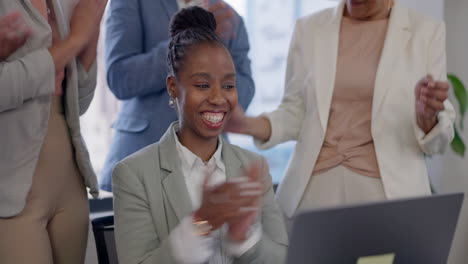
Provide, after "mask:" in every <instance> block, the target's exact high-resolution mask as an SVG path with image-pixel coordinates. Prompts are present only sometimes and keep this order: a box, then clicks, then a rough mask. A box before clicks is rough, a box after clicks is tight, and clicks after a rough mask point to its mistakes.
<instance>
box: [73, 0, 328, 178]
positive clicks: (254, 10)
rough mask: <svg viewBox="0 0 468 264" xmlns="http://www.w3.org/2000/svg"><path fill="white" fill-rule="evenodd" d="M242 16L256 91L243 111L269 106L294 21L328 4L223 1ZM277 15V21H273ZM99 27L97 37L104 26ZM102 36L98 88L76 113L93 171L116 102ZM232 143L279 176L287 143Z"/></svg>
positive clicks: (277, 93) (235, 138) (279, 83)
mask: <svg viewBox="0 0 468 264" xmlns="http://www.w3.org/2000/svg"><path fill="white" fill-rule="evenodd" d="M226 2H227V3H229V4H230V5H231V6H232V7H233V8H235V9H236V11H237V12H238V13H239V14H240V15H241V16H242V17H243V18H244V21H245V24H246V27H247V31H248V33H249V39H250V46H251V50H250V55H249V56H250V58H251V60H252V72H253V78H254V80H255V84H256V94H255V97H254V99H253V101H252V104H251V106H250V107H249V109H248V112H247V113H248V114H249V115H258V114H261V113H263V112H266V111H271V110H274V109H275V108H276V107H277V106H278V104H279V103H280V100H281V98H282V95H283V89H284V76H285V71H286V59H287V53H288V48H289V42H290V39H291V35H292V32H293V29H294V24H295V20H296V19H297V18H298V17H300V16H302V15H306V14H308V13H310V12H314V11H317V10H319V9H322V8H325V7H328V6H330V5H332V4H334V2H336V1H333V0H329V1H326V0H290V1H284V0H226ZM278 18H281V19H278ZM103 24H104V23H102V25H101V33H102V34H101V36H104V32H105V27H104V26H103ZM103 52H104V40H103V38H101V40H100V43H99V49H98V61H99V64H98V72H99V73H98V87H97V89H96V94H95V97H94V100H93V102H92V104H91V106H90V109H89V110H88V112H87V113H86V114H85V115H84V116H83V117H82V119H81V121H82V131H83V136H84V138H85V140H86V142H87V145H88V148H89V152H90V155H91V160H92V163H93V166H94V168H95V170H96V172H97V173H99V172H100V171H101V169H102V166H103V164H104V161H105V157H106V155H107V152H108V151H109V146H110V143H111V139H112V133H113V131H112V129H111V128H110V126H111V123H112V121H113V120H114V119H115V117H116V115H117V111H118V101H117V100H116V99H115V98H114V96H113V95H112V94H111V92H110V91H109V89H108V87H107V84H106V76H105V67H104V59H103ZM229 138H230V140H231V142H232V143H234V144H237V145H239V146H241V147H243V148H246V149H249V150H251V151H254V152H258V153H260V154H262V155H264V156H265V157H266V158H267V160H268V163H269V165H270V172H271V174H272V177H273V181H274V182H279V181H280V180H281V177H282V176H283V174H284V169H285V168H286V165H287V162H288V160H289V156H290V154H291V152H292V149H293V147H294V143H293V142H287V143H284V144H281V145H278V146H276V147H274V148H272V149H270V150H266V151H260V150H258V149H257V148H256V147H255V146H254V145H253V141H252V139H251V138H250V137H246V136H240V135H229Z"/></svg>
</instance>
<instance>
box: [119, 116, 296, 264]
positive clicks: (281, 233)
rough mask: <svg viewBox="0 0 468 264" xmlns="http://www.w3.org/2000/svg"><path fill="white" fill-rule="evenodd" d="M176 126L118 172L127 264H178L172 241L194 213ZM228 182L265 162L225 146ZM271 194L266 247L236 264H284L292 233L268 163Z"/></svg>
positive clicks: (264, 218) (266, 206) (266, 205)
mask: <svg viewBox="0 0 468 264" xmlns="http://www.w3.org/2000/svg"><path fill="white" fill-rule="evenodd" d="M172 126H173V125H171V126H170V127H169V129H168V130H167V132H166V133H165V134H164V136H163V137H162V138H161V140H160V141H159V143H156V144H152V145H150V146H148V147H146V148H144V149H142V150H140V151H138V152H137V153H135V154H133V155H131V156H129V157H128V158H126V159H124V160H123V161H121V162H120V163H118V164H117V166H116V167H115V169H114V172H113V190H114V210H115V239H116V245H117V255H118V257H119V261H120V262H121V263H125V264H129V263H164V264H170V263H175V260H174V258H173V256H172V254H171V248H170V245H169V241H168V239H167V238H168V235H169V233H170V232H171V230H172V229H174V228H175V227H176V226H177V224H178V223H179V221H180V220H181V219H182V218H183V217H184V216H187V215H189V214H190V213H191V212H192V205H191V201H190V197H189V195H188V191H187V187H186V185H185V179H184V175H183V174H182V171H181V165H180V159H179V155H178V153H177V150H176V143H175V139H174V136H173V133H172ZM222 158H223V161H224V163H225V166H226V176H227V177H228V178H229V177H236V176H237V175H238V174H237V173H236V171H238V170H239V169H240V168H242V167H243V166H245V165H247V164H249V163H251V162H252V161H253V160H259V159H261V157H260V156H258V155H257V154H254V153H251V152H249V151H247V150H244V149H241V148H239V147H237V146H234V145H231V144H229V143H228V142H226V141H223V149H222ZM263 162H264V166H263V175H264V177H265V180H266V182H267V183H268V191H266V192H265V194H264V198H263V207H262V213H261V215H260V217H259V218H260V219H259V220H260V221H261V223H262V227H263V237H262V239H261V241H260V242H259V243H258V244H257V245H256V246H254V247H253V248H252V249H250V250H249V251H248V252H246V253H245V254H244V255H243V256H241V257H240V258H238V259H235V260H234V263H268V264H274V263H283V262H284V260H285V257H286V250H287V244H288V238H287V233H286V229H285V225H284V223H283V216H282V215H281V213H280V211H279V209H278V206H277V205H276V202H275V201H274V198H273V188H272V184H271V177H270V175H269V173H268V166H267V165H266V162H265V161H264V160H263Z"/></svg>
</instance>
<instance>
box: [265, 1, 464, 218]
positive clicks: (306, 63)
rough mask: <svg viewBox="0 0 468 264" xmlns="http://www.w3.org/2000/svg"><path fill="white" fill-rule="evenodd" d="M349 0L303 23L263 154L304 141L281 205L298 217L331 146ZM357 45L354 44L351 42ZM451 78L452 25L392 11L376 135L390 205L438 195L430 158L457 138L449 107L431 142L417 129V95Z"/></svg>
mask: <svg viewBox="0 0 468 264" xmlns="http://www.w3.org/2000/svg"><path fill="white" fill-rule="evenodd" d="M343 8H344V1H342V2H341V3H340V4H338V5H337V6H336V7H332V8H329V9H326V10H324V11H321V12H318V13H315V14H312V15H309V16H307V17H304V18H302V19H300V20H299V21H297V24H296V27H295V32H294V36H293V39H292V42H291V46H290V50H289V57H288V66H287V73H286V84H285V92H284V98H283V100H282V103H281V105H280V106H279V107H278V109H277V110H275V111H273V112H271V113H268V114H266V117H267V118H269V119H270V120H271V124H272V134H271V137H270V139H269V141H267V142H263V143H261V142H257V145H258V146H259V147H261V148H268V147H272V146H274V145H276V144H278V143H281V142H284V141H288V140H296V141H297V144H296V147H295V150H294V152H293V155H292V157H291V162H290V164H289V166H288V169H287V171H286V175H285V177H284V179H283V181H282V183H281V185H280V186H279V189H278V193H277V200H278V202H279V205H280V207H281V209H282V210H283V212H284V213H285V214H286V215H287V216H288V217H292V216H293V214H294V213H295V211H296V208H297V206H298V204H299V201H300V199H301V198H302V195H303V193H304V191H305V188H306V186H307V183H308V181H309V178H310V177H311V174H312V170H313V168H314V164H315V162H316V160H317V156H318V154H319V152H320V149H321V147H322V144H323V140H324V136H325V132H326V128H327V122H328V115H329V111H330V104H331V99H332V95H333V88H334V82H335V72H336V61H337V53H338V41H339V39H338V38H339V30H340V25H341V18H342V17H343ZM349 45H353V43H349ZM428 73H430V74H432V75H434V78H435V79H438V80H445V79H446V58H445V26H444V23H443V22H441V21H434V20H432V19H429V18H427V17H425V16H423V15H420V14H418V13H416V12H414V11H412V10H409V9H407V8H405V7H403V6H402V5H401V4H400V3H399V2H398V1H396V3H395V6H394V7H393V9H392V12H391V16H390V21H389V25H388V31H387V36H386V39H385V43H384V48H383V51H382V55H381V58H380V62H379V66H378V69H377V75H376V80H375V87H374V98H373V107H372V128H371V131H372V136H373V139H374V144H375V151H376V155H377V161H378V165H379V169H380V175H381V177H382V181H383V185H384V189H385V194H386V196H387V198H389V199H392V198H398V197H407V196H417V195H425V194H430V188H429V179H428V175H427V170H426V166H425V161H424V155H432V154H436V153H441V152H442V151H443V150H444V149H445V148H446V147H447V146H448V145H449V143H450V141H451V140H452V138H453V135H454V132H453V125H452V123H453V121H454V118H455V113H454V110H453V107H452V105H451V104H450V102H449V101H446V102H445V107H446V110H445V111H442V112H440V113H439V115H438V120H439V123H438V125H437V126H436V127H435V128H434V129H433V130H432V131H431V132H430V133H429V134H428V135H425V134H424V133H423V131H421V130H420V129H419V127H418V126H417V124H416V121H415V120H416V114H415V95H414V89H415V85H416V83H417V82H418V80H419V79H420V78H422V77H424V76H425V75H426V74H428Z"/></svg>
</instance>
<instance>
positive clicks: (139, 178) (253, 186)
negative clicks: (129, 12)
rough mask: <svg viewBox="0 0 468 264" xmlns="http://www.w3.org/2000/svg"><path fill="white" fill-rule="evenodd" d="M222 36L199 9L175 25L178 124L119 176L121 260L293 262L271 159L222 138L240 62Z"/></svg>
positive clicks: (126, 163)
mask: <svg viewBox="0 0 468 264" xmlns="http://www.w3.org/2000/svg"><path fill="white" fill-rule="evenodd" d="M215 30H216V20H215V18H214V15H213V14H212V13H210V12H208V11H206V10H205V9H203V8H200V7H190V8H186V9H181V10H180V11H179V12H178V13H176V14H175V15H174V17H173V19H172V22H171V36H172V38H171V42H170V44H169V52H168V53H169V55H168V65H169V67H168V68H169V76H168V78H167V82H166V83H167V88H168V91H169V95H170V98H171V99H170V102H169V104H170V105H171V106H173V107H175V108H176V110H177V113H178V116H179V121H178V122H175V123H173V124H172V125H171V126H170V127H169V129H168V130H167V132H166V133H165V134H164V136H163V137H162V138H161V140H160V141H159V142H158V143H156V144H152V145H150V146H148V147H146V148H143V149H142V150H140V151H138V152H136V153H135V154H133V155H131V156H129V157H127V158H126V159H124V160H123V161H121V162H119V163H118V164H117V165H116V167H115V169H114V172H113V177H112V179H113V191H114V211H115V240H116V246H117V255H118V258H119V262H120V263H128V264H130V263H148V264H149V263H167V264H170V263H193V264H195V263H211V264H217V263H269V264H274V263H283V262H284V260H285V256H286V248H287V244H288V239H287V233H286V228H285V225H284V223H283V217H282V214H281V212H280V211H279V208H278V206H277V205H276V203H275V201H274V198H273V188H272V182H271V176H270V175H269V172H268V166H267V164H266V162H265V160H264V159H262V158H261V157H260V156H258V155H256V154H254V153H251V152H249V151H247V150H243V149H241V148H239V147H236V146H233V145H231V144H229V143H228V142H227V141H225V140H224V139H223V138H222V137H221V136H220V135H221V133H222V131H223V127H224V124H225V123H226V121H227V120H229V118H230V115H231V111H232V109H234V108H235V107H236V105H237V103H238V100H237V89H236V87H235V84H236V71H235V67H234V63H233V60H232V57H231V55H230V53H229V51H228V50H227V49H226V47H225V46H224V45H223V44H222V41H221V39H220V38H219V37H218V36H217V35H216V33H215ZM252 164H254V165H252Z"/></svg>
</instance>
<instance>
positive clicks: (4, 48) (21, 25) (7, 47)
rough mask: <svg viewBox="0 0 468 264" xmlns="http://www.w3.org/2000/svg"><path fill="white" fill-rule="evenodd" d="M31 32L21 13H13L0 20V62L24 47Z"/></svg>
mask: <svg viewBox="0 0 468 264" xmlns="http://www.w3.org/2000/svg"><path fill="white" fill-rule="evenodd" d="M31 34H32V31H31V29H30V28H29V27H28V26H27V25H26V23H25V22H24V19H23V17H22V16H21V13H19V12H14V13H11V14H9V15H7V16H5V17H2V18H0V61H3V60H5V59H6V58H8V56H10V55H11V54H13V53H14V52H15V51H16V50H17V49H19V48H20V47H21V46H23V45H24V43H25V42H26V40H27V39H28V38H29V37H30V36H31Z"/></svg>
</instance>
